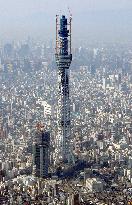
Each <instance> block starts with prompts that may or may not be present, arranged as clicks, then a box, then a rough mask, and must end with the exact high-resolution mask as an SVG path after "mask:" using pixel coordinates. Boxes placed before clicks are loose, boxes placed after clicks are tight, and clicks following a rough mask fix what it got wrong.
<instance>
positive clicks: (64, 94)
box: [55, 15, 72, 162]
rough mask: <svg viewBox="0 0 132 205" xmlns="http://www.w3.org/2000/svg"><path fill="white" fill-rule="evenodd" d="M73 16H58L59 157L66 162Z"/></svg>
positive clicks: (69, 122) (69, 133) (67, 155)
mask: <svg viewBox="0 0 132 205" xmlns="http://www.w3.org/2000/svg"><path fill="white" fill-rule="evenodd" d="M71 19H72V18H71V17H70V20H69V22H68V20H67V18H66V17H65V16H64V15H63V16H62V17H61V18H60V20H59V17H58V16H56V54H55V57H56V63H57V67H58V83H59V96H58V98H59V99H58V135H57V139H56V140H57V149H56V152H57V154H56V155H57V157H56V159H59V160H60V159H61V160H63V161H64V162H70V159H71V157H70V156H71V154H70V152H71V149H70V139H71V119H70V99H69V67H70V64H71V61H72V54H71Z"/></svg>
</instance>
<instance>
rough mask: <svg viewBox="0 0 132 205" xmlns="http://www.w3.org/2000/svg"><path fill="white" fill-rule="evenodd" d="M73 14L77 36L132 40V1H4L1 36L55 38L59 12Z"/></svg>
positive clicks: (0, 3)
mask: <svg viewBox="0 0 132 205" xmlns="http://www.w3.org/2000/svg"><path fill="white" fill-rule="evenodd" d="M68 7H70V10H71V12H72V14H73V36H74V37H75V38H76V39H78V38H79V39H81V38H82V39H83V38H84V39H88V40H93V39H94V40H96V39H97V40H103V39H106V40H108V41H109V40H110V41H111V40H115V41H116V40H119V39H121V40H124V41H126V40H127V39H128V40H132V39H131V38H132V37H131V36H132V20H131V19H132V0H0V38H3V39H4V38H5V39H13V38H16V37H18V38H25V37H27V36H28V35H31V36H33V37H35V38H37V37H38V38H43V39H45V38H46V39H51V38H52V39H53V38H54V31H55V14H56V13H64V14H67V13H68Z"/></svg>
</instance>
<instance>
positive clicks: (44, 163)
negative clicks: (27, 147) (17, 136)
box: [33, 127, 50, 178]
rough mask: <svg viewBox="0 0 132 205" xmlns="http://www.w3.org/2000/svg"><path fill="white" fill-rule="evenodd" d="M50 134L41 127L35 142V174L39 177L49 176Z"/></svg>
mask: <svg viewBox="0 0 132 205" xmlns="http://www.w3.org/2000/svg"><path fill="white" fill-rule="evenodd" d="M49 147H50V133H49V132H46V131H44V130H43V128H41V127H39V129H37V131H36V134H35V139H34V141H33V172H34V175H35V176H37V177H42V178H45V177H47V176H48V167H49Z"/></svg>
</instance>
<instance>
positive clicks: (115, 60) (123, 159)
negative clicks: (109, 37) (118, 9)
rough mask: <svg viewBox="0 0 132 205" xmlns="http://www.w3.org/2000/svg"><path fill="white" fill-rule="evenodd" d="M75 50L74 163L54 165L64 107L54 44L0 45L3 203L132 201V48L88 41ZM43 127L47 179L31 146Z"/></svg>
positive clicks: (71, 204)
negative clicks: (37, 171) (59, 115)
mask: <svg viewBox="0 0 132 205" xmlns="http://www.w3.org/2000/svg"><path fill="white" fill-rule="evenodd" d="M72 55H73V61H72V64H71V67H70V75H69V76H70V81H69V83H70V110H71V143H72V146H73V156H74V163H73V164H71V165H70V166H69V165H67V164H66V165H65V164H63V162H61V161H60V162H59V163H58V164H56V163H54V162H55V161H54V158H55V146H56V145H55V141H56V136H57V109H58V108H57V100H58V82H57V79H58V73H57V67H56V64H55V56H54V45H53V44H52V42H49V43H48V42H47V43H43V44H39V43H37V42H34V41H33V40H32V39H30V38H28V40H26V41H25V42H16V43H7V44H4V45H1V48H0V81H1V84H0V190H1V191H0V192H1V193H0V202H1V204H2V205H4V204H5V205H6V204H10V205H15V204H25V205H26V204H27V205H28V204H39V205H40V204H42V205H43V204H47V205H50V204H57V205H58V204H63V205H65V204H67V205H78V204H98V205H99V204H100V205H101V204H102V205H103V204H113V205H114V204H117V205H119V204H131V201H132V198H131V195H132V57H131V56H132V48H131V46H128V45H123V44H120V45H119V44H118V45H117V44H113V45H108V44H103V45H101V46H98V47H96V46H95V45H88V46H82V47H81V46H80V47H79V48H72ZM42 125H43V126H42ZM42 127H43V129H42ZM39 128H41V129H42V130H41V129H39ZM43 130H45V131H46V132H45V131H43ZM39 132H40V133H41V132H42V133H43V135H47V136H49V135H50V139H49V138H48V141H47V144H48V145H45V146H46V149H47V153H49V155H48V156H47V157H49V160H47V161H46V162H45V164H46V165H45V166H46V167H47V169H46V174H47V175H45V177H44V178H42V177H38V176H36V175H35V173H34V166H33V146H32V145H33V143H34V142H33V141H34V139H35V137H36V135H37V134H39ZM36 133H37V134H36ZM46 140H47V139H46ZM47 159H48V158H47Z"/></svg>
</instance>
